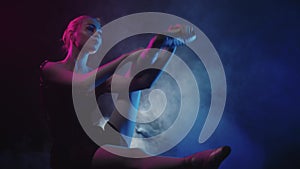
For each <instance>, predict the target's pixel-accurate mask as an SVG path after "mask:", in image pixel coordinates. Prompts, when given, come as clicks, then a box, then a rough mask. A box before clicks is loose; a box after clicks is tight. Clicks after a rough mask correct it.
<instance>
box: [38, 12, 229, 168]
mask: <svg viewBox="0 0 300 169" xmlns="http://www.w3.org/2000/svg"><path fill="white" fill-rule="evenodd" d="M169 32H170V33H175V34H176V33H178V34H179V35H180V34H182V33H183V34H185V35H187V34H189V33H191V29H186V28H184V29H183V27H181V26H178V25H177V26H173V27H171V28H170V31H169ZM101 34H102V32H101V25H100V22H99V20H98V19H97V18H92V17H90V16H79V17H77V18H75V19H74V20H72V21H71V22H70V23H69V25H68V27H67V29H66V30H65V32H64V35H63V38H62V40H63V42H64V48H65V49H66V53H67V54H66V57H65V59H63V60H61V61H57V62H49V61H45V62H43V63H42V64H41V67H40V68H41V89H42V94H43V100H44V107H45V110H46V111H47V114H48V117H49V125H50V129H51V134H52V136H53V147H52V150H51V160H50V163H51V167H52V168H53V169H69V168H70V169H74V168H78V169H79V168H82V169H87V168H125V169H127V168H128V169H129V168H141V169H158V168H198V169H199V168H203V169H209V168H212V169H216V168H218V166H219V165H220V164H221V162H222V161H223V160H224V159H225V158H226V157H227V156H228V155H229V153H230V148H229V147H228V146H223V147H220V148H217V149H213V150H207V151H203V152H199V153H196V154H193V155H191V156H188V157H185V158H173V157H160V156H153V157H147V158H128V157H122V156H118V155H115V154H113V153H110V152H109V151H106V150H107V149H112V150H114V151H115V152H117V151H123V150H126V151H132V152H133V153H136V154H141V155H143V154H146V153H145V152H143V151H142V150H140V149H130V148H128V146H127V145H128V140H126V139H124V138H123V137H122V136H121V134H120V135H115V136H114V137H113V138H115V139H114V140H113V141H112V143H111V144H114V145H118V146H110V145H109V144H110V143H107V142H104V143H103V145H101V147H99V146H98V145H96V144H95V143H94V142H93V141H92V140H91V139H90V138H89V137H88V136H87V134H86V133H85V131H84V130H83V129H82V127H81V125H80V123H79V121H78V119H77V117H76V112H75V110H74V105H73V100H72V84H73V85H74V84H75V85H76V84H85V85H87V86H88V87H87V88H86V89H87V90H86V91H84V92H86V93H89V92H90V91H89V90H88V89H90V87H95V92H96V95H101V94H103V93H106V92H112V91H111V83H112V79H113V78H114V80H115V81H116V86H115V88H114V90H115V91H114V92H122V91H126V90H128V89H124V84H125V83H128V77H126V76H120V75H115V74H114V72H115V70H116V69H117V67H118V66H119V64H121V63H122V61H123V60H124V59H131V60H136V62H134V63H133V65H132V66H131V70H130V71H134V70H135V69H138V68H140V67H143V66H145V65H147V64H155V66H159V67H163V66H165V65H166V64H167V62H168V60H170V58H171V57H172V53H174V52H175V49H176V46H178V45H182V44H183V41H181V40H177V39H174V38H169V37H165V36H161V35H157V36H155V37H154V38H152V39H151V41H150V43H149V45H148V46H147V48H146V49H145V50H142V51H133V52H130V53H127V54H123V55H121V56H120V57H118V58H116V59H115V60H113V61H111V62H109V63H107V64H105V65H104V66H101V67H99V68H97V69H94V70H92V69H91V68H90V67H88V65H87V60H88V57H89V55H90V54H94V53H95V52H96V51H97V50H98V48H99V47H100V46H101V43H102V39H101ZM88 39H90V40H89V45H88V46H87V47H86V48H84V49H85V50H84V51H83V46H84V45H85V43H86V42H87V40H88ZM150 48H161V49H162V48H163V49H165V50H168V51H169V52H164V51H163V50H159V51H158V52H156V53H153V52H150V50H148V49H150ZM159 74H160V71H147V72H145V73H142V74H140V75H138V76H137V77H135V78H134V79H133V80H132V82H131V85H130V88H129V92H130V98H131V101H132V102H133V104H135V103H134V102H136V103H138V101H139V100H138V98H139V97H138V95H139V92H136V91H139V90H142V89H146V88H149V87H151V85H152V84H153V82H154V81H155V80H156V79H157V78H158V77H159ZM73 76H76V78H74V79H73ZM129 76H130V73H129ZM93 77H96V83H95V82H93V81H94V80H95V79H94V78H93ZM94 84H96V85H94ZM117 103H118V104H121V105H122V104H123V105H124V107H125V109H126V108H127V107H128V103H127V102H126V99H124V98H122V97H119V98H118V100H117ZM87 111H91V110H87ZM131 113H133V114H134V113H136V112H134V111H131V110H130V109H129V108H128V114H129V115H130V114H131ZM118 114H119V113H118V111H117V110H116V111H114V112H113V113H112V115H111V116H110V119H109V120H108V123H107V124H106V125H105V129H104V130H103V129H102V128H100V127H98V130H99V133H100V134H101V137H103V140H105V137H106V136H105V133H106V132H107V131H109V130H117V131H118V132H120V133H125V134H127V135H129V136H130V135H131V134H132V133H133V129H134V124H132V123H129V122H128V120H126V119H124V117H122V116H120V115H118ZM104 144H105V145H104ZM103 147H105V148H106V150H105V149H103Z"/></svg>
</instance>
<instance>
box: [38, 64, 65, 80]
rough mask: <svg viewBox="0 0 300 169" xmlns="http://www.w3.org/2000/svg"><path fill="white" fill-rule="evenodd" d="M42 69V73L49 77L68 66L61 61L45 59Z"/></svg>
mask: <svg viewBox="0 0 300 169" xmlns="http://www.w3.org/2000/svg"><path fill="white" fill-rule="evenodd" d="M40 69H41V71H42V73H43V74H44V75H45V76H46V77H47V76H49V75H50V76H51V75H53V74H57V73H60V72H62V71H64V70H65V69H66V68H65V66H64V64H62V63H61V62H60V61H58V62H50V61H45V62H43V63H42V64H41V66H40Z"/></svg>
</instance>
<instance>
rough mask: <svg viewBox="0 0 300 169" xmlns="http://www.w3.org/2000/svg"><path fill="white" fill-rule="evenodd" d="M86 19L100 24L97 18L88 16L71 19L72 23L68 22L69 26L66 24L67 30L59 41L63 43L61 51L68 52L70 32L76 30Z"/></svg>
mask: <svg viewBox="0 0 300 169" xmlns="http://www.w3.org/2000/svg"><path fill="white" fill-rule="evenodd" d="M87 18H92V19H95V20H97V21H98V22H99V23H100V19H99V18H93V17H91V16H88V15H81V16H79V17H77V18H75V19H73V20H72V21H70V22H69V24H68V26H67V28H66V29H65V31H64V34H63V36H62V39H61V40H62V41H63V43H64V44H63V46H62V48H63V50H64V51H65V52H68V49H69V47H70V39H71V34H70V32H71V31H75V30H76V29H77V28H78V26H79V25H81V24H82V22H83V20H84V19H87Z"/></svg>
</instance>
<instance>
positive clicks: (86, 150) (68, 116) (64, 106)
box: [40, 61, 100, 169]
mask: <svg viewBox="0 0 300 169" xmlns="http://www.w3.org/2000/svg"><path fill="white" fill-rule="evenodd" d="M47 62H48V61H44V62H43V63H42V64H41V65H40V70H41V74H40V87H41V94H42V102H43V109H44V110H45V113H46V114H47V117H48V124H49V126H50V130H51V131H50V132H51V135H52V138H53V146H52V150H51V159H50V164H51V167H52V168H53V169H56V168H58V169H59V168H67V169H68V168H72V169H73V168H76V169H77V168H78V169H79V168H84V169H88V168H90V166H91V161H92V157H93V154H94V153H95V151H96V150H97V148H98V145H96V144H95V143H94V142H93V141H92V140H91V139H90V138H89V137H88V136H87V134H86V133H85V132H84V130H83V128H82V127H81V125H80V123H79V121H78V119H77V116H76V113H75V110H74V106H73V100H72V86H64V85H61V84H56V83H53V82H49V81H47V79H46V78H45V77H44V75H43V68H44V66H45V65H46V64H47ZM99 129H100V127H99Z"/></svg>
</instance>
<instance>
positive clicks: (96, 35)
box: [93, 29, 102, 39]
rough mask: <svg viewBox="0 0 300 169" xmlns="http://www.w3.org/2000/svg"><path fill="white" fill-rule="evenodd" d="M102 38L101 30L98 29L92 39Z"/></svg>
mask: <svg viewBox="0 0 300 169" xmlns="http://www.w3.org/2000/svg"><path fill="white" fill-rule="evenodd" d="M101 36H102V30H101V29H98V30H97V31H96V32H95V33H94V34H93V37H94V38H97V39H100V38H101Z"/></svg>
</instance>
